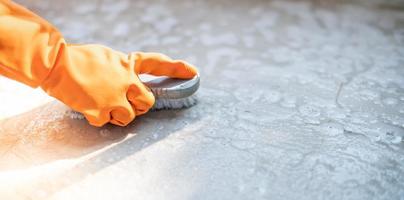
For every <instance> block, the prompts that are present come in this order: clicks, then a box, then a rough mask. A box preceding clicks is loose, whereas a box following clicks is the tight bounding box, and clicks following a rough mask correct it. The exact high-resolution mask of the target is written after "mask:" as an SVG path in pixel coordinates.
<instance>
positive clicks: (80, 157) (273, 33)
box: [0, 0, 404, 200]
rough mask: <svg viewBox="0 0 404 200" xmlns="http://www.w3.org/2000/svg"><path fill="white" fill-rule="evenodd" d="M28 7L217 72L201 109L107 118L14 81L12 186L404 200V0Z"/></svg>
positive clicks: (20, 189)
mask: <svg viewBox="0 0 404 200" xmlns="http://www.w3.org/2000/svg"><path fill="white" fill-rule="evenodd" d="M18 2H20V3H21V4H23V5H26V6H27V7H29V8H30V9H32V10H35V11H36V12H37V13H39V14H40V15H41V16H43V17H45V18H46V19H47V20H49V21H51V22H52V23H54V24H55V25H56V26H57V27H58V28H59V29H60V30H61V31H62V32H63V33H64V35H65V37H66V38H67V40H68V41H69V42H71V43H101V44H105V45H108V46H110V47H112V48H115V49H118V50H121V51H125V52H130V51H158V52H162V53H165V54H167V55H169V56H171V57H174V58H182V59H185V60H188V61H189V62H191V63H194V64H195V65H197V66H198V67H199V69H200V71H201V76H202V82H201V88H200V90H199V91H198V96H199V104H198V105H196V106H195V107H193V108H190V109H187V110H181V111H161V112H154V113H149V114H147V115H145V116H143V117H140V118H138V119H136V120H135V121H134V122H133V123H132V124H130V125H129V126H128V127H126V128H119V127H114V126H106V127H103V128H94V127H90V126H89V125H88V124H87V123H86V122H85V120H82V119H80V118H79V117H77V116H76V115H75V114H74V113H71V112H70V111H69V109H68V108H66V107H64V106H63V105H61V104H60V103H58V102H56V101H54V100H53V99H51V98H48V97H47V96H46V95H44V94H43V93H42V92H40V91H39V90H31V89H28V88H26V87H24V86H21V85H19V84H17V83H14V82H12V81H9V80H6V79H0V82H1V88H0V96H1V97H2V98H1V101H2V107H4V108H0V109H2V110H1V111H2V113H3V114H2V116H1V117H2V118H3V120H2V121H1V122H0V125H1V126H0V131H1V132H0V133H1V134H2V135H5V134H10V135H11V138H14V139H13V140H11V141H12V142H10V144H12V145H10V148H2V149H5V150H3V152H4V153H3V156H2V157H1V158H0V163H1V164H0V166H1V167H0V180H1V181H0V196H4V197H8V198H10V197H14V198H21V199H45V198H50V199H204V200H206V199H389V200H390V199H404V156H403V155H404V142H403V137H404V2H403V1H394V0H388V1H384V0H369V1H364V0H363V1H360V0H355V1H344V2H341V1H331V0H328V1H327V0H317V1H257V0H252V1H241V0H237V1H223V0H220V1H213V0H209V1H186V0H172V1H164V0H161V1H146V0H139V1H129V0H121V1H114V0H98V1H90V0H80V1H78V0H74V1H73V0H72V1H62V0H58V1H55V0H52V1H50V0H48V1H46V3H44V1H33V0H19V1H18ZM32 108H35V109H34V110H30V109H32ZM1 134H0V136H1ZM0 139H1V138H0ZM3 144H4V143H3ZM0 150H1V149H0Z"/></svg>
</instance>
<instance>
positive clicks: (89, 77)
mask: <svg viewBox="0 0 404 200" xmlns="http://www.w3.org/2000/svg"><path fill="white" fill-rule="evenodd" d="M66 51H67V52H66V55H65V56H62V57H60V58H59V59H60V60H59V61H58V63H57V64H56V65H55V66H54V67H53V69H52V71H51V73H50V74H49V75H48V77H47V78H46V79H45V80H44V81H43V82H42V84H41V87H42V88H43V89H44V90H45V91H46V92H47V93H49V94H50V95H51V96H54V97H56V98H57V99H59V100H61V101H62V102H64V103H65V104H66V105H68V106H70V107H71V108H73V109H74V110H76V111H79V112H81V113H83V114H84V116H85V117H86V118H87V120H88V121H89V122H90V124H92V125H94V126H102V125H103V124H105V123H107V122H111V123H113V124H116V125H120V126H125V125H127V124H128V123H129V122H131V121H132V120H133V119H134V118H135V116H137V115H141V114H144V113H146V112H147V111H148V110H149V109H150V108H151V107H152V106H153V104H154V96H153V94H152V93H151V91H150V90H149V89H148V88H147V87H146V86H144V85H143V84H142V83H141V82H140V80H139V78H138V76H137V75H138V74H142V73H148V74H153V75H156V76H170V77H175V78H192V77H194V76H195V75H196V69H195V68H194V67H193V66H191V65H190V64H187V63H186V62H184V61H179V60H172V59H170V58H168V57H167V56H164V55H162V54H158V53H140V52H138V53H131V54H129V56H128V55H125V54H123V53H120V52H117V51H114V50H112V49H109V48H107V47H104V46H99V45H80V46H68V47H67V49H66ZM63 54H65V53H63Z"/></svg>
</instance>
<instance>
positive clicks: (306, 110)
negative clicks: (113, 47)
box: [299, 105, 321, 117]
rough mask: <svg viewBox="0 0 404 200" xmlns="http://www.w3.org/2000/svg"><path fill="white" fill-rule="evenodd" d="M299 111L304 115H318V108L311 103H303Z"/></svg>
mask: <svg viewBox="0 0 404 200" xmlns="http://www.w3.org/2000/svg"><path fill="white" fill-rule="evenodd" d="M299 112H300V113H301V114H302V115H304V116H310V117H318V116H320V114H321V113H320V109H318V108H317V107H315V106H313V105H303V106H300V107H299Z"/></svg>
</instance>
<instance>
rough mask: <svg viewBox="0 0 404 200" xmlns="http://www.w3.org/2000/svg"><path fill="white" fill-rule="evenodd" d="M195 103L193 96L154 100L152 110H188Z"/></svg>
mask: <svg viewBox="0 0 404 200" xmlns="http://www.w3.org/2000/svg"><path fill="white" fill-rule="evenodd" d="M196 103H197V99H196V97H195V95H192V96H190V97H187V98H181V99H156V102H155V103H154V106H153V108H152V110H163V109H181V108H189V107H191V106H193V105H195V104H196Z"/></svg>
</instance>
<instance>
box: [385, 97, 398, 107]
mask: <svg viewBox="0 0 404 200" xmlns="http://www.w3.org/2000/svg"><path fill="white" fill-rule="evenodd" d="M397 103H398V100H397V99H395V98H391V97H388V98H385V99H383V104H384V105H389V106H392V105H396V104H397Z"/></svg>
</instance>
